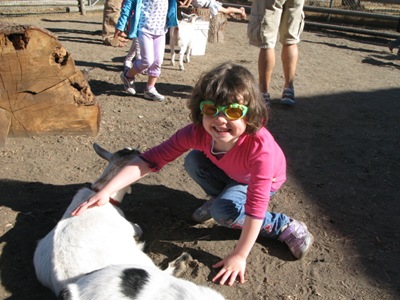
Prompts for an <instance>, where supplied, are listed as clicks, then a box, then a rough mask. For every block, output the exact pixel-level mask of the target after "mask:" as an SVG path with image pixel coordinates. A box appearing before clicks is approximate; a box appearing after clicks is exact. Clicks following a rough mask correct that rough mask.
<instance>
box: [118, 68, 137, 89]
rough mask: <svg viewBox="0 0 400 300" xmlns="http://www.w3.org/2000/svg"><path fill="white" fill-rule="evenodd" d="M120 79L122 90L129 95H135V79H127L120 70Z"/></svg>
mask: <svg viewBox="0 0 400 300" xmlns="http://www.w3.org/2000/svg"><path fill="white" fill-rule="evenodd" d="M121 80H122V82H123V83H124V90H125V91H126V92H128V93H129V94H131V95H135V94H136V90H135V79H131V81H129V79H128V78H127V77H126V76H125V72H122V73H121Z"/></svg>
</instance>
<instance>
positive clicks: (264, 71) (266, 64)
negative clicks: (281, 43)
mask: <svg viewBox="0 0 400 300" xmlns="http://www.w3.org/2000/svg"><path fill="white" fill-rule="evenodd" d="M275 60H276V59H275V49H273V48H260V52H259V54H258V81H259V86H260V91H261V92H262V93H268V89H269V86H270V83H271V78H272V73H273V71H274V67H275Z"/></svg>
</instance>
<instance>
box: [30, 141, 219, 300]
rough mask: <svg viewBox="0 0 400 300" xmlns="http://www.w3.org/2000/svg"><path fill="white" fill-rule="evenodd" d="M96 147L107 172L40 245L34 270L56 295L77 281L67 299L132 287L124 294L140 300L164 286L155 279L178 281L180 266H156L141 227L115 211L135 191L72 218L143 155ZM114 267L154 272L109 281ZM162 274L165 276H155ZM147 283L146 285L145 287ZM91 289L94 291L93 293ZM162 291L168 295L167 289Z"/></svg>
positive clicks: (183, 283)
mask: <svg viewBox="0 0 400 300" xmlns="http://www.w3.org/2000/svg"><path fill="white" fill-rule="evenodd" d="M94 149H95V151H96V153H97V154H98V155H99V156H101V157H102V158H104V159H106V160H107V161H108V162H109V163H108V165H107V167H106V169H105V170H104V172H103V174H102V175H101V176H100V177H99V178H98V179H97V180H96V181H95V182H94V183H93V184H92V186H91V189H88V188H83V189H81V190H79V191H78V193H77V194H76V195H75V196H74V198H73V199H72V202H71V204H70V205H69V206H68V208H67V210H66V212H65V213H64V215H63V217H62V218H61V220H60V221H59V222H58V223H57V225H56V226H55V228H54V229H53V230H51V232H50V233H48V234H47V235H46V236H45V237H44V238H43V239H42V240H40V241H39V243H38V245H37V248H36V250H35V254H34V267H35V271H36V275H37V278H38V280H39V281H40V282H41V283H42V284H43V285H44V286H46V287H48V288H50V289H51V290H52V291H53V292H54V294H55V295H58V294H59V293H60V291H61V290H63V289H64V288H65V287H66V286H67V285H69V284H72V283H75V285H70V286H68V288H66V289H65V290H63V292H62V293H61V295H60V297H61V298H62V297H63V298H62V299H93V300H95V299H101V298H99V296H98V294H93V293H99V294H107V295H108V294H109V293H113V294H114V292H115V291H116V290H118V289H119V286H120V285H122V286H123V287H124V286H126V288H127V290H123V291H124V295H125V297H127V295H132V297H131V298H129V299H136V298H135V297H133V294H135V293H136V294H137V293H138V292H142V289H147V288H148V287H150V289H154V287H155V286H158V285H160V284H159V283H158V282H154V281H153V280H155V279H156V278H159V277H162V278H163V284H166V285H167V282H171V284H173V283H172V282H174V283H175V281H176V280H177V279H176V278H175V277H173V276H172V275H171V274H172V273H173V272H174V268H175V267H174V266H172V267H170V268H168V269H167V270H166V271H162V270H161V269H159V268H158V267H157V266H156V265H155V264H154V263H153V261H152V260H151V259H150V257H149V256H147V255H146V254H145V253H144V252H143V244H142V243H139V242H137V241H136V240H135V238H134V237H135V236H140V235H141V233H142V232H141V229H140V227H139V226H138V225H136V224H132V223H130V222H128V221H127V220H126V219H125V217H124V214H123V212H122V211H121V210H120V209H119V208H117V207H116V205H118V204H119V203H120V202H121V201H122V199H123V197H124V195H125V193H127V192H130V187H126V188H124V189H122V190H120V191H118V192H116V193H115V194H114V195H111V197H110V203H108V204H106V205H103V206H99V207H93V208H90V209H88V210H86V211H85V212H84V213H82V214H81V215H79V216H76V217H72V216H71V212H72V211H73V210H74V209H75V208H76V207H77V206H78V205H79V204H81V203H83V202H85V201H87V200H88V199H89V198H90V197H91V196H92V195H94V193H95V192H94V191H96V190H99V189H101V188H102V187H103V186H104V185H105V184H106V183H107V182H109V181H110V180H111V179H112V178H113V177H114V175H115V174H116V173H117V172H118V171H119V170H120V169H121V168H122V167H123V166H125V165H126V164H127V163H128V162H129V161H131V160H132V159H133V158H134V157H136V156H137V155H139V154H140V152H139V151H137V150H131V149H123V150H120V151H117V152H115V153H110V152H108V151H107V150H105V149H103V148H101V147H100V146H98V145H97V144H94ZM112 265H115V268H116V269H118V270H125V269H127V265H134V266H135V268H136V269H140V270H141V271H139V272H141V273H140V274H142V273H146V274H149V275H148V280H144V278H141V277H140V276H137V273H135V272H132V271H127V272H123V273H124V274H125V276H124V277H123V278H121V277H115V278H114V280H108V279H105V278H108V277H109V276H113V275H115V272H116V271H115V269H114V267H113V268H111V267H110V266H112ZM109 267H110V268H109ZM129 268H130V267H129ZM94 271H96V272H94ZM157 272H159V273H160V275H154V274H157ZM109 273H110V274H113V275H109ZM161 274H162V275H161ZM157 276H158V277H157ZM92 280H95V282H93V281H92ZM144 282H147V284H146V285H145V284H144ZM129 284H131V285H129ZM99 285H100V286H99ZM132 285H133V287H132ZM178 285H179V286H180V289H181V290H183V291H181V292H184V291H185V290H188V289H191V288H192V287H191V285H192V283H189V282H187V281H184V280H180V281H179V284H178ZM86 287H87V288H86ZM92 287H95V288H93V289H92ZM132 288H133V289H134V290H135V289H136V290H135V293H133V291H132V290H131V289H132ZM138 289H140V291H139V290H138ZM197 289H198V291H197V293H198V295H199V297H202V296H201V295H204V293H206V294H207V295H209V293H210V291H211V293H214V294H215V295H217V296H216V297H215V298H213V299H223V298H218V297H221V296H220V295H219V294H218V293H216V292H214V291H212V290H211V289H209V288H206V287H198V288H197ZM79 290H82V291H85V298H81V297H83V296H77V295H78V294H79V293H78V291H79ZM199 290H200V291H199ZM95 291H96V292H95ZM201 291H204V292H201ZM160 292H161V294H163V293H165V292H166V291H160ZM115 295H118V297H117V298H115V299H122V298H120V297H119V296H121V295H120V294H118V293H116V292H115ZM115 297H116V296H115ZM104 299H106V298H104ZM107 299H113V298H112V297H108V298H107ZM172 299H173V298H172ZM199 299H200V298H199ZM202 299H204V297H202Z"/></svg>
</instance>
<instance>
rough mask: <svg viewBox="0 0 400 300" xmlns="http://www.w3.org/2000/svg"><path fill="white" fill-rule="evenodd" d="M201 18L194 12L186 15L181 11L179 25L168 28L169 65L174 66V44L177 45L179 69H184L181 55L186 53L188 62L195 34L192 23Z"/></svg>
mask: <svg viewBox="0 0 400 300" xmlns="http://www.w3.org/2000/svg"><path fill="white" fill-rule="evenodd" d="M198 19H201V17H199V16H197V15H196V14H191V15H187V14H185V13H182V20H180V21H179V25H178V26H177V27H176V26H175V27H171V28H170V29H169V37H170V39H169V48H170V50H171V65H173V66H175V45H178V46H179V49H180V50H179V69H180V70H182V71H183V70H185V67H184V66H183V57H184V56H185V54H186V62H190V55H191V54H192V47H193V41H194V38H195V37H194V36H195V27H194V23H195V22H196V21H197V20H198Z"/></svg>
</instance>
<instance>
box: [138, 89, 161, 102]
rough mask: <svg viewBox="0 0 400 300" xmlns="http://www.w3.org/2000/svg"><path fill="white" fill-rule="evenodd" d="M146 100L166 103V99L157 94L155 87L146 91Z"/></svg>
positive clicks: (144, 94)
mask: <svg viewBox="0 0 400 300" xmlns="http://www.w3.org/2000/svg"><path fill="white" fill-rule="evenodd" d="M143 96H144V99H147V100H154V101H164V99H165V97H164V96H163V95H161V94H160V93H159V92H157V90H156V88H155V87H154V86H153V87H152V88H151V89H149V90H147V89H146V90H144V93H143Z"/></svg>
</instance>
